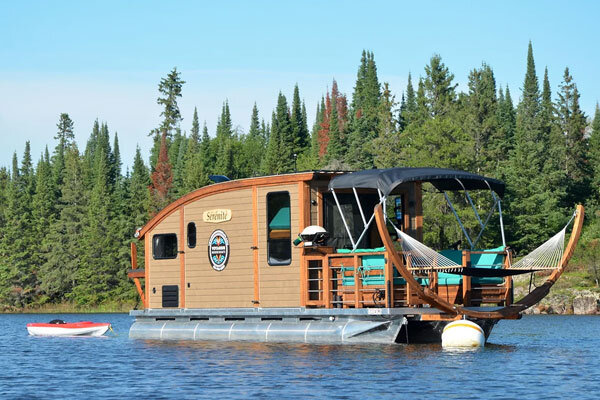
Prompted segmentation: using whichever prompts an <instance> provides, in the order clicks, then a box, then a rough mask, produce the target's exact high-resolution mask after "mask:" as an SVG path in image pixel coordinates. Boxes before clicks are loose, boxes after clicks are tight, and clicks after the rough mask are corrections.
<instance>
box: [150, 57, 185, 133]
mask: <svg viewBox="0 0 600 400" xmlns="http://www.w3.org/2000/svg"><path fill="white" fill-rule="evenodd" d="M184 83H185V81H184V80H182V79H181V73H179V72H178V71H177V67H174V68H173V69H172V70H171V72H169V74H168V75H167V77H166V78H161V80H160V83H159V84H158V92H159V93H160V96H159V97H158V99H157V100H156V102H157V103H158V104H159V105H161V106H162V107H163V111H162V112H161V113H160V116H161V117H162V118H163V120H162V122H161V124H160V127H159V131H160V132H165V133H166V135H167V138H169V139H170V138H171V135H172V134H173V132H174V130H175V128H176V127H178V126H179V123H180V121H181V120H182V118H181V112H180V111H179V105H178V104H177V99H178V98H179V97H181V89H182V87H183V84H184Z"/></svg>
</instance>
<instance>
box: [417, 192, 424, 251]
mask: <svg viewBox="0 0 600 400" xmlns="http://www.w3.org/2000/svg"><path fill="white" fill-rule="evenodd" d="M422 186H423V183H421V182H415V234H416V239H417V240H418V241H419V242H422V241H423V193H422V190H421V189H422Z"/></svg>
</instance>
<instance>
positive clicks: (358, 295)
mask: <svg viewBox="0 0 600 400" xmlns="http://www.w3.org/2000/svg"><path fill="white" fill-rule="evenodd" d="M362 300H363V296H362V279H361V277H360V273H359V271H358V255H357V254H354V308H362V307H363V303H362Z"/></svg>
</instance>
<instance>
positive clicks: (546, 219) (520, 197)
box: [505, 42, 563, 250]
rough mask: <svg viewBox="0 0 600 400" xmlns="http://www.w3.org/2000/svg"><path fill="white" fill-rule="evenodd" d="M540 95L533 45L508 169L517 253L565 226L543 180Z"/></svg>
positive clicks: (509, 209) (510, 231) (509, 221)
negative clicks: (562, 225)
mask: <svg viewBox="0 0 600 400" xmlns="http://www.w3.org/2000/svg"><path fill="white" fill-rule="evenodd" d="M540 110H541V103H540V91H539V86H538V79H537V75H536V72H535V62H534V59H533V49H532V45H531V42H530V43H529V46H528V50H527V71H526V73H525V80H524V83H523V92H522V96H521V102H520V103H519V105H518V107H517V119H516V130H515V141H514V146H515V147H514V150H513V152H512V153H511V155H510V161H509V165H508V167H507V181H508V182H509V185H508V187H507V194H506V196H505V208H506V209H507V212H506V215H507V218H506V222H507V226H508V227H509V229H507V233H508V235H509V241H512V243H513V246H515V248H516V249H517V250H530V249H532V248H533V246H535V245H538V244H539V243H542V242H543V241H544V240H546V239H547V238H548V237H549V236H550V235H551V233H552V232H555V231H556V230H557V229H558V227H559V226H560V225H561V224H562V223H563V216H562V210H561V209H560V207H559V202H560V199H559V198H557V196H556V194H555V193H553V192H552V191H551V190H550V189H549V188H548V185H547V182H546V181H545V177H544V176H543V173H542V170H543V163H544V160H545V149H544V147H543V142H542V140H541V129H540V115H539V114H540Z"/></svg>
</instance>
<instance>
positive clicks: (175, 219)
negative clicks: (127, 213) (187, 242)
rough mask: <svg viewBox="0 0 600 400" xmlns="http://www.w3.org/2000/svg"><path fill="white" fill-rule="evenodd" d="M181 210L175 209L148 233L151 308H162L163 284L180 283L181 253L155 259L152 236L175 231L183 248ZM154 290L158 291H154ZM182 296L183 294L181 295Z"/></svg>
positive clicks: (147, 249) (149, 299)
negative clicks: (167, 257)
mask: <svg viewBox="0 0 600 400" xmlns="http://www.w3.org/2000/svg"><path fill="white" fill-rule="evenodd" d="M179 218H180V215H179V211H175V212H174V213H173V214H171V215H169V216H168V217H167V218H165V219H164V220H163V221H162V222H161V223H160V224H158V225H157V226H156V227H155V228H154V229H153V230H152V231H150V232H149V233H148V235H147V237H148V238H149V241H148V243H149V246H148V247H147V248H146V250H145V251H146V252H147V253H148V254H149V257H147V259H148V261H149V263H150V268H148V267H146V268H148V282H147V285H148V306H149V307H150V308H161V307H162V287H163V285H180V284H181V278H180V261H179V258H180V257H181V255H180V254H178V255H177V257H176V258H172V259H168V260H155V259H154V257H153V255H152V247H151V246H152V237H153V236H154V235H156V234H160V233H175V234H177V239H178V241H177V242H178V245H177V250H182V249H181V246H180V241H179ZM153 290H155V291H156V293H153ZM180 297H181V296H180ZM180 300H181V298H180Z"/></svg>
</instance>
